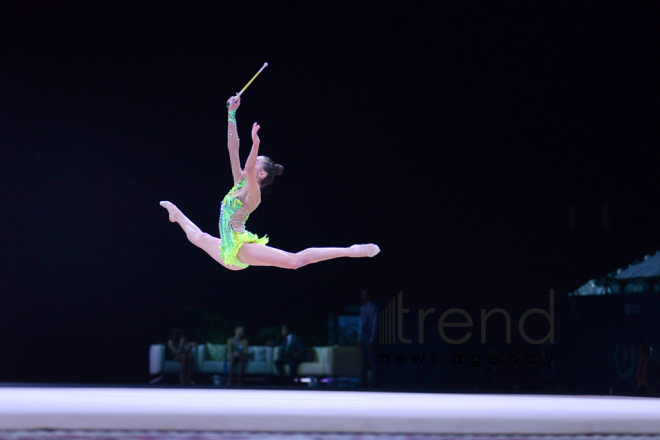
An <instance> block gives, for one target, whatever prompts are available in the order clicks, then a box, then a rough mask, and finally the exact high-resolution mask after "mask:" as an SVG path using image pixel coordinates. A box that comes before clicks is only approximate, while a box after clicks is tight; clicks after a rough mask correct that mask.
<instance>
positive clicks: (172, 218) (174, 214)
mask: <svg viewBox="0 0 660 440" xmlns="http://www.w3.org/2000/svg"><path fill="white" fill-rule="evenodd" d="M160 206H162V207H163V208H165V209H167V212H169V213H170V221H171V222H172V223H176V217H177V214H180V213H181V211H179V208H177V207H176V205H174V204H173V203H170V202H167V201H164V202H160Z"/></svg>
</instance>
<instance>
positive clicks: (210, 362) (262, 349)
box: [195, 344, 273, 376]
mask: <svg viewBox="0 0 660 440" xmlns="http://www.w3.org/2000/svg"><path fill="white" fill-rule="evenodd" d="M216 346H220V347H224V348H225V350H226V347H227V346H226V345H225V344H218V345H216ZM195 359H196V364H197V373H199V374H227V373H228V372H229V361H228V360H227V355H226V353H225V354H224V356H221V357H220V359H218V360H214V359H211V356H210V355H209V351H208V347H207V346H206V345H200V346H199V347H198V348H197V357H196V358H195ZM272 366H273V347H268V346H265V345H248V361H247V363H246V364H245V371H244V373H245V374H246V375H259V376H269V375H271V374H272V371H271V370H272ZM234 368H238V364H235V365H234ZM235 371H236V370H235Z"/></svg>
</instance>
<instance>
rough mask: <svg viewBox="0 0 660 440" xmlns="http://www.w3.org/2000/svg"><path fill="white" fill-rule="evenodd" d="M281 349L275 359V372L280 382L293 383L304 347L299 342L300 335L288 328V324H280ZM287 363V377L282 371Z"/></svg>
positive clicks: (301, 359)
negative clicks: (282, 338)
mask: <svg viewBox="0 0 660 440" xmlns="http://www.w3.org/2000/svg"><path fill="white" fill-rule="evenodd" d="M282 336H283V337H284V340H283V341H282V349H281V350H280V355H279V357H278V358H277V360H276V361H275V366H276V367H277V372H278V373H279V375H280V382H281V383H293V381H294V380H295V378H296V376H298V365H300V363H301V362H302V361H303V355H304V353H305V347H303V345H302V343H301V342H300V337H298V335H296V334H294V333H292V332H291V330H290V325H289V324H283V325H282ZM287 364H288V365H289V376H288V377H287V375H286V372H285V371H284V366H285V365H287Z"/></svg>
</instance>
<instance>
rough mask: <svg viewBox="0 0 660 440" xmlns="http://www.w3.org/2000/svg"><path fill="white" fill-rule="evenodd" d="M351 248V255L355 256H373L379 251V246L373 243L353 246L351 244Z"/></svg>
mask: <svg viewBox="0 0 660 440" xmlns="http://www.w3.org/2000/svg"><path fill="white" fill-rule="evenodd" d="M351 249H352V250H353V257H355V258H360V257H375V256H376V255H378V253H379V252H380V248H379V247H378V245H375V244H373V243H369V244H354V245H353V246H351Z"/></svg>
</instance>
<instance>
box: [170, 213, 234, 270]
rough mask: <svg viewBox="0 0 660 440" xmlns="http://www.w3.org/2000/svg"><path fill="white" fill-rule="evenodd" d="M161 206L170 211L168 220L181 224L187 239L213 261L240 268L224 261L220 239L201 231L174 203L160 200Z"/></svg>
mask: <svg viewBox="0 0 660 440" xmlns="http://www.w3.org/2000/svg"><path fill="white" fill-rule="evenodd" d="M160 204H161V206H162V207H163V208H165V209H167V211H168V212H169V213H170V221H171V222H173V223H178V224H179V226H181V229H183V231H184V232H185V233H186V237H188V240H190V242H191V243H192V244H194V245H195V246H197V247H198V248H200V249H202V250H203V251H205V252H206V253H207V254H209V255H210V256H211V257H212V258H213V259H214V260H215V261H217V262H218V263H220V264H222V265H223V266H224V267H226V268H227V269H230V270H241V269H243V268H242V267H237V266H229V265H227V263H225V262H224V260H223V259H222V256H221V254H220V245H221V244H222V240H220V239H219V238H216V237H214V236H212V235H210V234H207V233H206V232H202V230H201V229H199V228H198V227H197V225H195V224H194V223H193V222H191V221H190V219H188V217H186V216H185V215H183V212H181V211H180V210H179V208H177V207H176V206H175V205H174V204H172V203H170V202H160Z"/></svg>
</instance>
